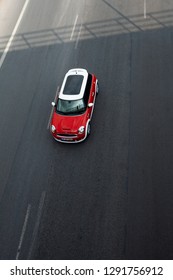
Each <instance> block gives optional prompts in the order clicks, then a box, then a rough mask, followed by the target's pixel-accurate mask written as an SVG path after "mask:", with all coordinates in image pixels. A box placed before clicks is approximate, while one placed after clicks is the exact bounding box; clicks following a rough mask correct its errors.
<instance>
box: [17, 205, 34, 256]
mask: <svg viewBox="0 0 173 280" xmlns="http://www.w3.org/2000/svg"><path fill="white" fill-rule="evenodd" d="M30 211H31V204H28V207H27V211H26V215H25V220H24V224H23V227H22V233H21V236H20V240H19V245H18V249H17V254H16V260H18V259H19V255H20V251H21V247H22V242H23V238H24V235H25V231H26V227H27V222H28V218H29V214H30Z"/></svg>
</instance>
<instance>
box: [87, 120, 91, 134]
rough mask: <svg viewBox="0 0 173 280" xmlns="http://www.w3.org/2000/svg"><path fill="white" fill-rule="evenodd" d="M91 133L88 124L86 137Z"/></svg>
mask: <svg viewBox="0 0 173 280" xmlns="http://www.w3.org/2000/svg"><path fill="white" fill-rule="evenodd" d="M90 132H91V125H90V122H89V123H88V127H87V136H88V135H90Z"/></svg>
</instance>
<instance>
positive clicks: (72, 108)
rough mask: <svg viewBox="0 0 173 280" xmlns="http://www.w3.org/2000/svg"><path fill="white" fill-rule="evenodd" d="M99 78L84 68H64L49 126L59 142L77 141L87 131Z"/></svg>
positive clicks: (80, 139)
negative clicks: (66, 69) (63, 75)
mask: <svg viewBox="0 0 173 280" xmlns="http://www.w3.org/2000/svg"><path fill="white" fill-rule="evenodd" d="M98 89H99V88H98V80H97V78H96V76H95V75H94V74H90V73H88V72H87V70H85V69H80V68H77V69H71V70H69V71H68V72H67V74H66V75H65V77H64V81H63V83H62V87H61V90H60V93H59V96H58V100H57V101H56V102H52V106H54V111H53V115H52V120H51V124H50V130H51V133H52V135H53V137H54V138H55V140H57V141H59V142H65V143H78V142H81V141H83V140H85V138H86V137H87V136H88V135H89V134H90V129H91V126H90V122H91V118H92V113H93V109H94V104H95V99H96V95H97V93H98Z"/></svg>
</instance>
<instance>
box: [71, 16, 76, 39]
mask: <svg viewBox="0 0 173 280" xmlns="http://www.w3.org/2000/svg"><path fill="white" fill-rule="evenodd" d="M77 20H78V15H76V18H75V21H74V24H73V29H72V32H71V36H70V41H71V40H72V39H73V34H74V31H75V28H76V23H77Z"/></svg>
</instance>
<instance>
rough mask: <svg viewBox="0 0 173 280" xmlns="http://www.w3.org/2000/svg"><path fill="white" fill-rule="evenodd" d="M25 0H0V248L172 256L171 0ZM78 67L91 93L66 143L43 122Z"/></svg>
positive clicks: (79, 255)
mask: <svg viewBox="0 0 173 280" xmlns="http://www.w3.org/2000/svg"><path fill="white" fill-rule="evenodd" d="M9 3H10V4H9ZM25 4H26V2H25V0H12V1H5V0H1V1H0V55H1V60H0V61H1V64H0V65H1V66H0V120H1V121H0V259H98V260H99V259H172V258H173V240H172V236H173V202H172V201H173V172H172V170H173V129H172V124H173V110H172V108H173V94H172V93H173V78H172V77H173V51H172V46H173V29H172V27H173V1H172V0H167V1H166V0H165V1H162V0H152V1H146V6H145V1H143V0H140V1H139V0H129V1H126V0H65V1H57V0H51V1H49V0H38V1H34V0H30V1H28V3H27V5H26V7H25V9H24V10H23V13H22V9H23V7H24V5H25ZM19 18H20V20H19ZM17 22H18V25H17V27H16V28H15V25H16V24H17ZM14 30H15V32H14ZM12 33H13V35H14V36H13V37H11V35H12ZM10 38H11V39H10ZM10 40H11V41H10ZM9 42H10V44H9V45H8V43H9ZM7 45H8V46H9V48H7V51H6V53H4V50H5V48H6V46H7ZM4 55H5V57H4V59H3V60H2V57H3V56H4ZM75 67H81V68H86V69H88V71H90V72H93V73H95V74H96V76H97V77H98V79H99V82H100V93H99V95H98V98H97V101H96V106H95V111H94V114H93V120H92V124H91V129H92V130H91V135H90V137H89V138H88V139H87V140H86V141H85V142H83V143H81V144H79V145H66V144H60V143H57V142H55V141H54V140H53V139H52V137H51V135H50V132H49V129H48V126H49V118H50V113H51V101H53V100H54V98H55V94H56V91H57V87H58V86H60V85H61V82H62V79H63V77H64V74H65V73H66V71H67V70H69V69H70V68H75Z"/></svg>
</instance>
